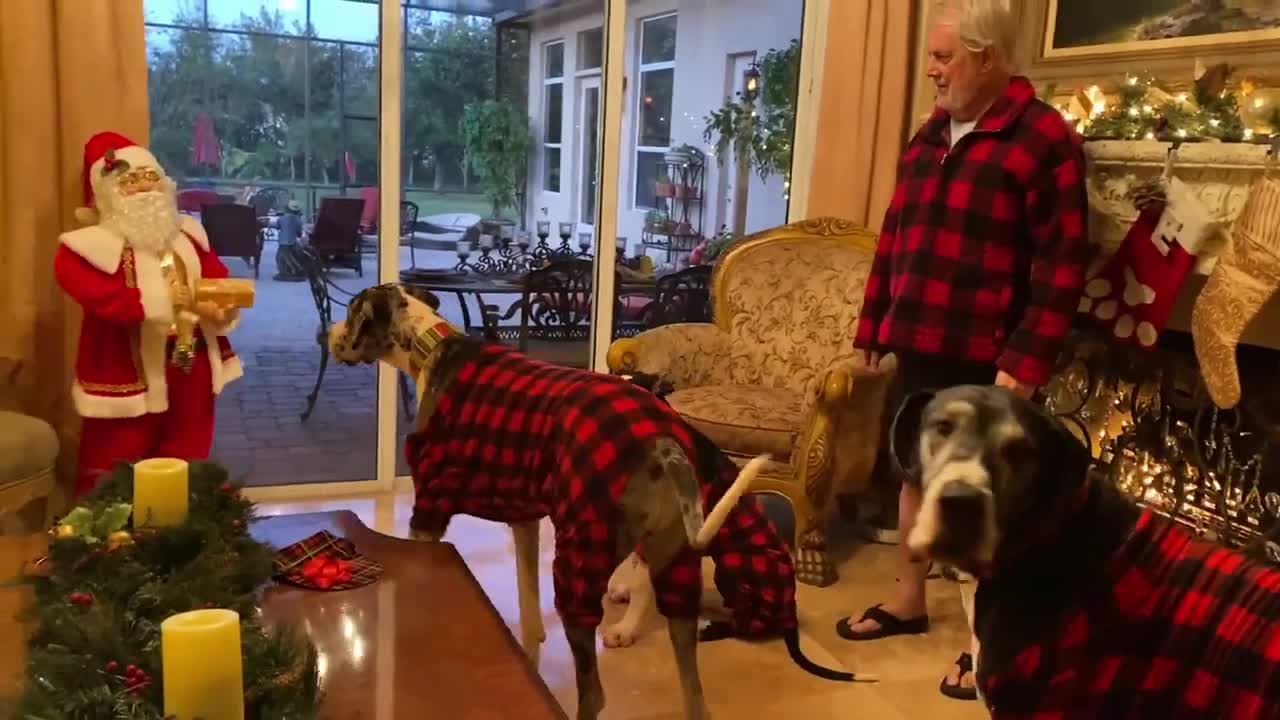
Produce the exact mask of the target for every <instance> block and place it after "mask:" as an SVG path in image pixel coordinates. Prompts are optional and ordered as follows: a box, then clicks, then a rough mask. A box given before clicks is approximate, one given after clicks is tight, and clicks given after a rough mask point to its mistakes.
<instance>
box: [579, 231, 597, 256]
mask: <svg viewBox="0 0 1280 720" xmlns="http://www.w3.org/2000/svg"><path fill="white" fill-rule="evenodd" d="M593 244H594V243H593V242H592V239H591V233H589V232H580V233H578V255H579V256H581V257H591V246H592V245H593Z"/></svg>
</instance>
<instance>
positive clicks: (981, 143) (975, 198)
mask: <svg viewBox="0 0 1280 720" xmlns="http://www.w3.org/2000/svg"><path fill="white" fill-rule="evenodd" d="M950 128H951V119H950V116H949V115H947V113H945V112H943V111H941V110H938V111H936V112H935V113H934V114H933V116H932V117H931V118H930V119H929V121H928V122H926V123H925V125H924V126H923V127H922V128H921V129H920V131H919V132H917V133H916V136H915V137H914V138H913V139H912V140H911V143H910V144H909V145H908V147H907V149H906V151H905V152H904V153H903V156H902V159H901V162H900V164H899V166H898V182H897V187H896V189H895V190H894V194H893V199H892V200H891V202H890V205H889V209H888V211H887V212H886V213H885V217H884V225H883V227H882V228H881V232H880V241H879V244H878V246H877V248H876V255H875V260H874V261H873V263H872V267H871V275H870V277H869V278H868V280H867V286H866V291H865V295H864V297H863V304H862V311H861V314H860V315H859V317H858V329H857V336H856V339H855V341H854V344H855V345H856V346H857V347H860V348H867V349H878V350H900V351H914V352H918V353H922V354H926V355H942V356H946V357H954V358H958V359H963V360H968V361H972V362H979V363H995V364H996V365H997V366H998V367H999V368H1000V369H1001V370H1004V371H1005V372H1007V373H1009V374H1010V375H1012V376H1013V377H1014V378H1016V379H1018V380H1020V381H1022V382H1024V383H1028V384H1031V385H1036V386H1038V385H1043V384H1044V383H1045V382H1046V381H1047V380H1048V379H1049V371H1050V368H1051V367H1052V366H1053V363H1054V361H1055V360H1056V359H1057V355H1058V352H1059V351H1060V349H1061V346H1062V342H1063V338H1064V337H1065V336H1066V333H1067V331H1068V329H1069V328H1070V326H1071V322H1072V318H1073V317H1074V316H1075V313H1076V307H1077V305H1078V303H1079V301H1080V290H1081V287H1082V286H1083V284H1084V279H1085V278H1084V275H1085V270H1086V266H1087V265H1088V262H1089V260H1090V258H1091V254H1092V250H1091V247H1090V245H1089V243H1088V239H1087V236H1086V225H1085V223H1086V211H1087V206H1088V202H1087V199H1086V195H1085V184H1084V178H1085V159H1084V151H1083V146H1082V141H1081V139H1080V137H1079V136H1078V135H1077V134H1076V133H1075V131H1074V130H1072V129H1071V128H1070V127H1068V125H1067V124H1066V122H1065V121H1064V120H1063V118H1062V116H1061V115H1060V114H1059V113H1058V111H1056V110H1054V109H1053V108H1051V107H1049V106H1048V105H1046V104H1044V103H1042V102H1040V101H1039V100H1037V99H1036V97H1035V90H1034V89H1033V88H1032V87H1031V84H1030V82H1028V81H1027V80H1026V78H1021V77H1016V78H1014V79H1013V80H1012V81H1011V82H1010V83H1009V87H1008V89H1007V90H1006V91H1005V94H1004V96H1003V97H1001V98H1000V99H999V100H997V101H996V102H995V104H993V105H992V106H991V108H990V109H989V110H987V112H986V114H985V115H983V116H982V118H981V119H980V120H979V121H978V124H977V125H976V126H975V127H974V129H973V130H972V131H971V132H969V133H968V134H967V135H965V136H964V137H962V138H961V139H960V140H959V141H958V142H957V143H956V146H955V147H954V148H951V130H950Z"/></svg>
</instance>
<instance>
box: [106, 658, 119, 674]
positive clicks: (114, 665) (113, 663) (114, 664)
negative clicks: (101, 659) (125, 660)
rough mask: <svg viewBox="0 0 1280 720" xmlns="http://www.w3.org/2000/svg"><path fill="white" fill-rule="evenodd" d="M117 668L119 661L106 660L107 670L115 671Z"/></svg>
mask: <svg viewBox="0 0 1280 720" xmlns="http://www.w3.org/2000/svg"><path fill="white" fill-rule="evenodd" d="M119 669H120V663H118V662H116V661H115V660H108V661H107V672H109V673H115V671H117V670H119Z"/></svg>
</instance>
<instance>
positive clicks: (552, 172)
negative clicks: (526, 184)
mask: <svg viewBox="0 0 1280 720" xmlns="http://www.w3.org/2000/svg"><path fill="white" fill-rule="evenodd" d="M542 189H543V190H546V191H547V192H560V148H553V147H549V148H546V153H545V155H544V157H543V162H542Z"/></svg>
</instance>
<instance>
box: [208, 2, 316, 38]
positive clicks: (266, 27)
mask: <svg viewBox="0 0 1280 720" xmlns="http://www.w3.org/2000/svg"><path fill="white" fill-rule="evenodd" d="M208 3H209V27H211V28H225V29H227V30H253V31H257V32H269V33H276V34H280V35H304V34H306V27H307V0H239V1H238V2H227V0H208ZM313 18H314V15H313Z"/></svg>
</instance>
